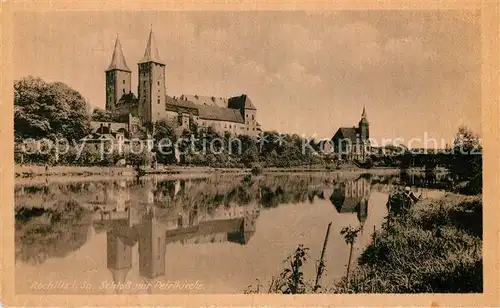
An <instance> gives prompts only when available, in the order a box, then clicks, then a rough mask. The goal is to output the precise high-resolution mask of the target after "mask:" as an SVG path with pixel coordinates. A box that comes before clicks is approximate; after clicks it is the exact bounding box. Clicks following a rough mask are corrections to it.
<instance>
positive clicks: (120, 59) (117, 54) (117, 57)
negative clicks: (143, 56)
mask: <svg viewBox="0 0 500 308" xmlns="http://www.w3.org/2000/svg"><path fill="white" fill-rule="evenodd" d="M112 70H120V71H125V72H132V71H131V70H130V69H129V68H128V66H127V62H126V61H125V56H124V55H123V51H122V45H121V44H120V38H119V37H118V36H116V41H115V48H114V50H113V56H112V57H111V64H110V65H109V67H108V69H107V70H106V72H109V71H112Z"/></svg>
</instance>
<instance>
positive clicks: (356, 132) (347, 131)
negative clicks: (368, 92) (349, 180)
mask: <svg viewBox="0 0 500 308" xmlns="http://www.w3.org/2000/svg"><path fill="white" fill-rule="evenodd" d="M331 142H332V145H333V148H334V151H335V153H338V154H339V158H340V159H343V160H356V161H359V162H366V160H367V159H368V158H369V157H370V152H371V145H370V126H369V123H368V117H367V115H366V110H365V108H364V107H363V113H362V114H361V120H360V121H359V123H358V127H355V126H353V127H340V128H339V129H338V130H337V132H336V133H335V135H333V137H332V139H331Z"/></svg>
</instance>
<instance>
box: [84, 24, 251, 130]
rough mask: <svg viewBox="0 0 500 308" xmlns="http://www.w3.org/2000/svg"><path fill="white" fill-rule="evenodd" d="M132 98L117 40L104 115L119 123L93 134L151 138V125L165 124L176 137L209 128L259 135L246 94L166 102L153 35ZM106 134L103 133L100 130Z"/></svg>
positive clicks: (98, 124) (183, 97)
mask: <svg viewBox="0 0 500 308" xmlns="http://www.w3.org/2000/svg"><path fill="white" fill-rule="evenodd" d="M137 65H138V88H137V96H136V95H135V94H134V93H132V91H131V82H132V71H131V70H130V68H129V67H128V65H127V62H126V61H125V56H124V54H123V51H122V47H121V44H120V39H119V37H118V36H117V38H116V42H115V46H114V50H113V55H112V59H111V64H110V65H109V67H108V69H107V70H106V71H105V74H106V110H107V111H110V112H112V113H113V114H114V115H117V117H118V118H119V119H121V121H120V122H121V123H118V122H114V123H105V122H93V123H92V127H93V128H94V130H95V132H96V133H98V130H99V129H100V133H106V134H108V135H110V136H113V134H114V133H115V132H116V131H117V130H118V129H121V130H122V131H123V132H124V133H126V134H131V135H134V134H136V133H138V132H140V131H144V130H145V131H147V132H149V133H151V132H152V130H153V127H154V123H156V122H158V121H162V120H165V121H167V123H169V125H171V126H172V127H173V128H174V130H175V132H176V133H177V134H180V133H182V131H184V130H185V129H188V128H189V127H190V123H194V124H197V125H198V127H204V128H208V127H211V128H212V129H213V130H214V131H215V132H217V133H219V134H224V133H226V132H228V133H231V134H233V135H248V136H256V135H257V134H258V133H259V132H260V131H261V128H260V124H259V123H258V122H257V108H255V106H254V104H253V103H252V101H251V100H250V98H249V97H248V96H247V95H246V94H242V95H241V96H236V97H231V98H229V99H227V98H223V97H215V96H212V97H206V96H198V95H181V96H180V97H175V96H168V95H167V90H166V84H165V76H166V73H167V71H166V64H165V62H163V61H162V60H161V58H160V54H159V52H158V47H157V45H156V41H155V38H154V34H153V30H152V29H151V30H150V32H149V37H148V41H147V44H146V49H145V51H144V56H143V58H142V59H141V60H140V61H139V62H138V64H137ZM103 127H104V128H105V129H104V130H105V132H104V131H103V129H102V128H103Z"/></svg>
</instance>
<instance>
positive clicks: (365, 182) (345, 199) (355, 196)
mask: <svg viewBox="0 0 500 308" xmlns="http://www.w3.org/2000/svg"><path fill="white" fill-rule="evenodd" d="M370 184H371V181H370V179H367V178H363V177H362V178H358V179H356V180H351V181H346V182H343V183H340V184H337V185H336V186H335V187H334V189H333V193H332V195H331V196H330V201H331V202H332V204H333V205H334V206H335V208H336V209H337V211H338V212H339V213H354V212H356V213H357V217H358V220H359V222H360V223H361V224H363V223H364V222H365V220H366V218H367V217H368V199H369V198H370V189H371V188H370Z"/></svg>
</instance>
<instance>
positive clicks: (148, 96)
mask: <svg viewBox="0 0 500 308" xmlns="http://www.w3.org/2000/svg"><path fill="white" fill-rule="evenodd" d="M138 66H139V86H138V96H139V117H140V118H141V119H142V122H143V124H146V125H148V124H149V125H151V124H153V123H155V122H157V121H158V120H159V119H160V118H161V117H162V116H163V115H164V114H165V94H166V90H165V64H163V62H162V61H161V59H160V56H159V53H158V47H157V46H156V41H155V38H154V35H153V29H151V31H150V32H149V38H148V42H147V44H146V50H145V51H144V57H143V58H142V60H141V61H139V63H138Z"/></svg>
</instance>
